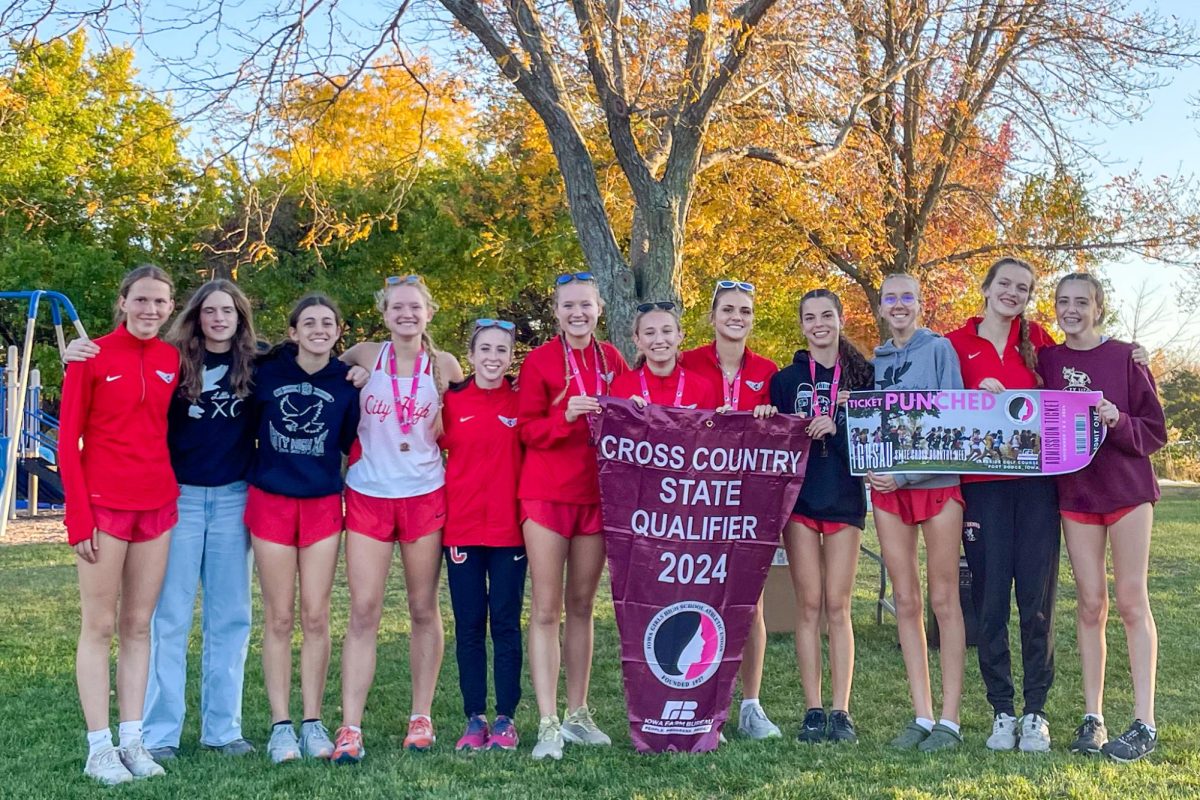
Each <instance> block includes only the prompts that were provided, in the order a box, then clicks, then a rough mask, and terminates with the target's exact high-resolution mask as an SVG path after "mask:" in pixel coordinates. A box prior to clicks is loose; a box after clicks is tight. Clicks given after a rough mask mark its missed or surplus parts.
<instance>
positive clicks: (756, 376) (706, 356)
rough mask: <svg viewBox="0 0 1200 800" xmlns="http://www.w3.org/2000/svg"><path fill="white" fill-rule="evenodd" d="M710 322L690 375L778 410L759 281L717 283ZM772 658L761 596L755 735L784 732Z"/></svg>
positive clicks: (734, 406) (746, 406) (752, 691)
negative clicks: (766, 671)
mask: <svg viewBox="0 0 1200 800" xmlns="http://www.w3.org/2000/svg"><path fill="white" fill-rule="evenodd" d="M708 321H709V322H710V323H711V324H712V326H713V341H711V342H709V343H708V344H703V345H701V346H699V347H696V348H693V349H691V350H688V351H686V352H684V353H683V354H682V355H681V356H680V363H681V364H682V365H683V366H684V367H685V368H686V369H687V370H688V372H689V374H692V373H694V374H696V375H702V376H705V377H707V378H708V380H709V381H711V382H712V384H713V385H714V386H716V387H718V389H719V390H720V394H721V400H722V403H721V405H725V406H729V408H730V409H731V410H733V411H753V412H754V416H756V417H760V418H761V417H769V416H771V415H772V414H774V413H775V407H774V406H772V405H771V398H770V389H771V378H772V376H774V375H775V373H776V372H778V371H779V368H778V367H777V366H775V362H774V361H772V360H771V359H769V358H764V357H763V356H760V355H759V354H758V353H755V352H754V351H753V350H751V349H750V348H749V347H748V346H747V342H748V341H749V339H750V333H751V332H752V331H753V330H754V284H752V283H746V282H745V281H734V280H722V281H717V283H716V286H714V287H713V296H712V304H711V308H710V310H709V313H708ZM766 656H767V624H766V622H764V621H763V610H762V598H761V597H760V598H759V600H758V609H757V611H756V612H755V614H754V622H753V623H751V625H750V634H749V635H748V636H747V637H746V646H745V648H743V650H742V669H741V679H742V705H741V709H740V711H739V713H738V732H739V733H741V734H742V735H744V736H748V737H750V738H752V739H765V738H769V737H774V736H779V735H780V731H779V727H778V726H777V725H776V724H775V723H773V722H771V720H770V718H768V717H767V714H766V712H765V711H763V707H762V704H761V703H760V702H759V699H758V696H759V693H760V692H759V690H760V689H761V688H762V676H763V663H764V662H765V661H766Z"/></svg>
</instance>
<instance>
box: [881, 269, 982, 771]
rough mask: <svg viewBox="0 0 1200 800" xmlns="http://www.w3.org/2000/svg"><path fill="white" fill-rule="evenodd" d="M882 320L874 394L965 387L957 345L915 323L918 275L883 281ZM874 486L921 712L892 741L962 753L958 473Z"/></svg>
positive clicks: (895, 478)
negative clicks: (934, 641) (930, 619)
mask: <svg viewBox="0 0 1200 800" xmlns="http://www.w3.org/2000/svg"><path fill="white" fill-rule="evenodd" d="M879 314H880V316H881V317H882V318H883V320H884V321H885V322H887V324H888V327H889V329H890V331H891V334H892V336H891V338H890V339H888V340H887V341H886V342H884V343H883V344H882V345H880V346H879V347H877V348H875V388H876V389H877V390H890V389H961V388H962V375H961V372H960V370H959V364H958V356H957V355H956V354H955V352H954V348H953V347H952V346H951V345H950V343H949V342H948V341H947V340H946V339H943V338H942V337H941V336H939V335H938V334H936V333H934V332H933V331H931V330H929V329H928V328H922V327H920V326H919V325H918V320H919V318H920V315H921V287H920V284H918V283H917V281H916V280H915V279H914V278H913V277H912V276H910V275H904V274H893V275H889V276H887V277H886V278H884V280H883V284H882V285H881V286H880V305H879ZM884 433H885V435H886V431H885V432H884ZM867 481H868V483H869V485H870V487H871V502H872V505H873V506H874V515H875V530H876V531H877V533H878V535H879V546H880V550H881V551H882V553H883V560H884V563H885V564H886V565H887V569H888V572H889V573H891V576H892V589H893V593H894V598H895V605H896V626H897V628H898V630H899V633H900V648H901V650H902V651H903V653H904V668H905V671H906V672H907V673H908V687H909V692H910V693H911V695H912V702H913V711H914V713H915V715H916V719H914V720H913V721H912V722H911V723H909V724H908V726H907V727H906V728H905V729H904V730H903V731H901V732H900V734H899V735H898V736H897V737H896V738H895V739H893V740H892V746H893V747H897V748H900V749H905V750H910V749H913V748H916V749H918V750H921V751H924V752H932V751H936V750H944V749H950V748H955V747H957V746H958V745H960V744H962V735H961V733H960V731H959V724H958V720H959V701H960V699H961V695H962V683H963V662H964V658H965V653H966V637H965V629H964V627H963V615H962V606H961V605H960V604H959V597H958V557H959V541H960V537H961V535H962V510H963V501H962V493H961V492H960V491H959V488H958V476H957V475H941V474H919V473H903V474H893V475H876V474H874V473H868V475H867ZM918 528H920V529H921V530H923V531H924V534H925V553H926V566H927V571H928V575H929V600H930V603H931V604H932V606H933V612H934V614H935V615H936V616H937V621H938V626H939V628H940V629H941V636H942V641H941V644H942V646H941V661H942V715H941V719H940V721H938V722H936V723H935V722H934V715H933V692H932V690H931V689H930V684H929V662H928V652H927V649H926V644H925V624H924V621H923V609H922V600H921V579H920V576H919V572H918V567H917V531H918Z"/></svg>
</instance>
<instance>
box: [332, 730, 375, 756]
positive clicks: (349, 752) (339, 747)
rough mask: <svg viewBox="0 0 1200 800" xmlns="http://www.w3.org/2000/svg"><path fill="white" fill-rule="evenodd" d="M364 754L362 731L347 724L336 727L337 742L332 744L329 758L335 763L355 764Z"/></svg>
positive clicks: (365, 749)
mask: <svg viewBox="0 0 1200 800" xmlns="http://www.w3.org/2000/svg"><path fill="white" fill-rule="evenodd" d="M366 756H367V748H365V747H363V738H362V731H356V730H354V729H353V728H351V727H350V726H349V725H343V726H342V727H340V728H338V731H337V742H336V743H335V744H334V745H333V755H332V756H330V757H329V758H330V760H331V761H333V763H335V764H357V763H358V762H360V761H362V760H363V759H364V758H366Z"/></svg>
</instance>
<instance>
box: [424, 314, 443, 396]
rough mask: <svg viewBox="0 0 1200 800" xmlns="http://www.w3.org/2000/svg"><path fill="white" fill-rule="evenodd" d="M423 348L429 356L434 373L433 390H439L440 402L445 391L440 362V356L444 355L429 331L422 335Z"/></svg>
mask: <svg viewBox="0 0 1200 800" xmlns="http://www.w3.org/2000/svg"><path fill="white" fill-rule="evenodd" d="M421 347H423V348H424V349H425V352H426V353H427V354H428V356H429V363H430V365H431V371H432V372H433V388H434V389H436V390H437V393H438V400H439V402H440V401H441V397H442V391H443V388H442V365H441V364H439V363H438V362H439V361H440V360H441V358H440V356H441V355H442V352H441V351H440V350H438V349H437V346H436V345H435V344H434V343H433V337H432V336H430V335H429V331H425V332H423V333H422V334H421Z"/></svg>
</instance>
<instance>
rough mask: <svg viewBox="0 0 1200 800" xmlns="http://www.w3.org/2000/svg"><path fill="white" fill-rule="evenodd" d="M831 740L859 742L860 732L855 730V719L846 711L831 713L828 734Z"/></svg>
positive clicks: (850, 742)
mask: <svg viewBox="0 0 1200 800" xmlns="http://www.w3.org/2000/svg"><path fill="white" fill-rule="evenodd" d="M826 736H827V737H828V739H829V741H831V742H845V743H846V744H858V734H857V733H855V732H854V720H852V719H850V715H849V714H848V713H846V712H845V711H832V712H830V714H829V732H828V733H827V734H826Z"/></svg>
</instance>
